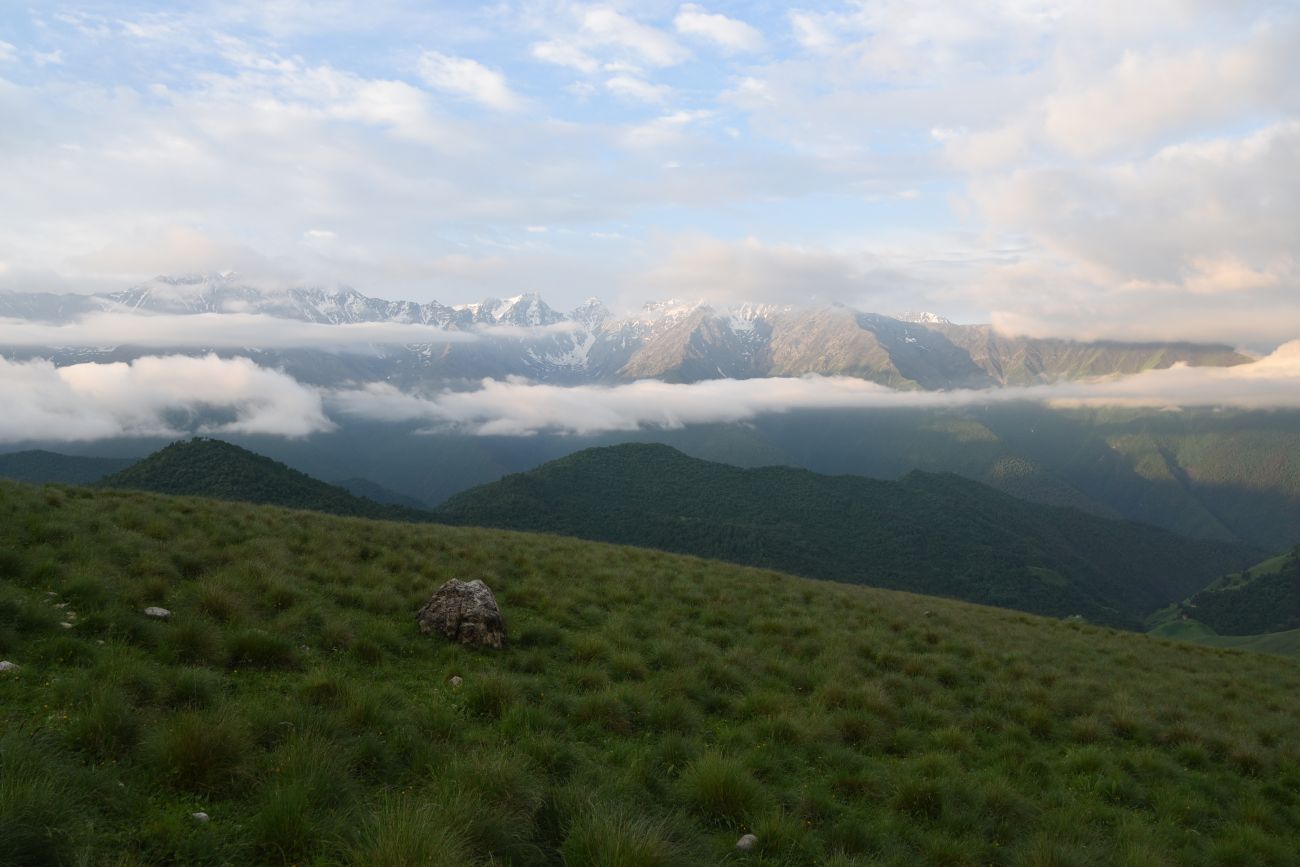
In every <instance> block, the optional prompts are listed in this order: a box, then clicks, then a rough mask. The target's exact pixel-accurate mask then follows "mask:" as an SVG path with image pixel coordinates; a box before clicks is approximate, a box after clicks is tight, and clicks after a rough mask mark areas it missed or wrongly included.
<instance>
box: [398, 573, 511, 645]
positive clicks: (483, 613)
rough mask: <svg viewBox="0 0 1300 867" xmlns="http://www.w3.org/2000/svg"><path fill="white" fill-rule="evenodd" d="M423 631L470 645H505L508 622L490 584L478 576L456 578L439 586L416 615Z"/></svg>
mask: <svg viewBox="0 0 1300 867" xmlns="http://www.w3.org/2000/svg"><path fill="white" fill-rule="evenodd" d="M415 622H416V623H418V624H419V626H420V632H421V633H422V634H424V635H428V634H429V633H431V632H436V633H437V634H439V635H441V636H443V637H444V638H446V639H448V640H449V641H455V642H459V643H460V644H465V645H468V646H470V647H505V644H506V625H505V622H504V621H502V619H501V609H500V608H498V607H497V600H496V597H495V596H493V595H492V591H491V590H490V589H488V586H487V585H486V584H484V583H483V582H482V581H480V580H478V579H477V578H476V579H474V580H473V581H461V580H460V579H458V578H453V579H451V580H450V581H448V582H447V583H446V584H444V585H442V586H441V587H439V588H438V592H437V593H434V594H433V596H432V597H431V598H430V599H429V601H428V602H426V603H424V607H423V608H421V609H420V611H419V613H417V614H416V615H415Z"/></svg>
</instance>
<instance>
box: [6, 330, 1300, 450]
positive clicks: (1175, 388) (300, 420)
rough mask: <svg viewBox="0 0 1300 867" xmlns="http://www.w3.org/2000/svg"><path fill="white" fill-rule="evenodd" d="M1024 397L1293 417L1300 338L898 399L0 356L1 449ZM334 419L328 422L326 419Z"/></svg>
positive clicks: (676, 422) (671, 419)
mask: <svg viewBox="0 0 1300 867" xmlns="http://www.w3.org/2000/svg"><path fill="white" fill-rule="evenodd" d="M1018 401H1035V402H1041V403H1045V404H1048V405H1053V406H1063V407H1068V406H1132V407H1148V408H1152V409H1161V410H1162V409H1171V408H1182V407H1220V406H1222V407H1232V408H1239V409H1250V410H1262V409H1300V340H1295V341H1292V342H1290V343H1287V344H1285V345H1284V346H1282V347H1281V348H1279V349H1278V350H1277V351H1276V352H1274V353H1273V354H1271V355H1269V356H1267V357H1265V358H1262V359H1260V360H1259V361H1257V362H1254V363H1252V364H1245V365H1240V366H1237V367H1227V368H1223V367H1187V366H1185V365H1179V366H1175V367H1172V368H1169V369H1167V370H1156V371H1148V372H1146V373H1141V374H1137V375H1134V376H1128V377H1116V378H1110V379H1100V380H1091V381H1086V382H1070V383H1060V384H1055V385H1045V386H1034V387H1030V388H1005V389H986V390H960V391H948V392H923V391H896V390H893V389H890V388H887V387H885V386H883V385H878V384H876V383H872V382H867V381H865V380H861V379H852V378H849V377H823V376H805V377H800V378H773V379H750V380H734V379H723V380H710V381H705V382H697V383H690V384H673V383H665V382H659V381H655V380H642V381H639V382H633V383H628V384H624V385H615V386H594V385H583V386H575V387H563V386H556V385H541V384H537V383H532V382H528V381H525V380H519V379H512V380H504V381H501V380H485V381H484V382H483V383H482V385H481V386H480V387H479V388H478V389H477V390H475V391H464V392H450V391H448V392H442V393H440V394H437V395H434V396H429V397H426V396H420V395H414V394H408V393H404V392H402V391H400V390H398V389H397V388H395V387H393V386H392V385H389V384H387V383H369V384H366V385H362V386H357V387H353V388H344V389H333V390H324V389H319V388H315V387H310V386H305V385H303V384H301V383H299V382H298V381H296V380H295V379H294V378H293V377H291V376H289V375H288V374H285V373H283V372H280V371H277V370H270V369H267V368H264V367H260V366H258V365H257V364H255V363H254V362H252V361H250V360H249V359H247V358H233V359H222V358H218V357H217V356H215V355H207V356H204V357H201V358H190V357H186V356H147V357H144V358H139V359H136V360H135V361H133V362H130V363H129V364H128V363H121V362H118V363H111V364H98V363H93V364H75V365H71V366H68V367H62V368H60V367H56V366H55V365H54V364H52V363H51V362H48V361H29V362H13V361H7V360H5V359H0V406H3V407H4V412H3V414H0V443H13V442H24V441H45V442H69V441H80V440H95V439H110V438H118V437H178V436H184V435H187V434H191V433H198V434H216V435H220V434H263V435H270V436H282V437H304V436H309V435H311V434H314V433H320V432H326V431H330V430H332V429H334V428H335V426H336V424H335V421H334V419H343V418H345V417H354V418H365V419H370V420H375V421H386V422H420V423H425V424H427V427H428V429H431V430H432V429H437V430H450V431H460V432H464V433H469V434H477V435H485V436H486V435H494V436H529V435H534V434H539V433H559V434H577V435H590V434H599V433H606V432H611V431H635V430H639V429H643V428H660V429H674V428H681V427H685V426H687V425H693V424H725V423H734V422H744V421H748V420H751V419H754V418H757V417H759V416H763V415H770V414H774V413H787V412H797V411H800V410H826V409H902V408H915V409H947V408H954V407H962V406H987V405H991V404H999V403H1014V402H1018ZM331 416H332V417H333V418H331Z"/></svg>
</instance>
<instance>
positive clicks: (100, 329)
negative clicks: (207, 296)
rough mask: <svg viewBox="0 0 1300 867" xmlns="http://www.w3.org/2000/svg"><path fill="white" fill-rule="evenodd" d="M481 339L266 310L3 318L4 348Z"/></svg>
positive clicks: (351, 344)
mask: <svg viewBox="0 0 1300 867" xmlns="http://www.w3.org/2000/svg"><path fill="white" fill-rule="evenodd" d="M477 339H478V338H477V337H476V336H475V335H474V334H471V333H467V332H463V331H446V330H444V329H442V328H439V327H437V326H433V325H418V324H402V323H397V322H359V323H343V324H338V325H334V324H324V323H317V322H300V321H298V320H293V319H283V318H280V317H276V316H268V315H266V314H261V313H196V314H178V315H171V314H142V313H93V314H90V315H88V316H84V317H82V318H81V319H78V320H77V321H75V322H72V323H68V324H64V325H54V324H45V323H39V322H31V321H29V320H25V319H6V318H0V345H2V346H97V347H99V346H142V347H147V348H163V349H166V348H179V347H200V348H213V349H326V350H329V349H344V348H355V347H365V346H372V345H393V344H412V343H464V342H469V341H473V340H477Z"/></svg>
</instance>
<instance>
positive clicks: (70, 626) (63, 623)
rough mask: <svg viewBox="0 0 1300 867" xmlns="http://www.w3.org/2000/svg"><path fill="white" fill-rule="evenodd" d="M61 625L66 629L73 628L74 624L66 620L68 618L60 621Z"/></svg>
mask: <svg viewBox="0 0 1300 867" xmlns="http://www.w3.org/2000/svg"><path fill="white" fill-rule="evenodd" d="M59 625H60V626H62V627H63V628H64V629H71V628H72V624H71V623H69V622H68V621H66V620H65V621H63V622H62V623H60V624H59Z"/></svg>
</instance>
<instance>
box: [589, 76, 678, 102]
mask: <svg viewBox="0 0 1300 867" xmlns="http://www.w3.org/2000/svg"><path fill="white" fill-rule="evenodd" d="M605 89H606V90H608V91H609V92H610V93H612V94H614V95H615V96H621V97H624V98H626V99H631V100H635V101H637V102H644V103H648V104H650V105H662V104H663V103H665V102H667V101H668V98H669V97H670V96H672V93H673V89H672V88H671V87H669V86H668V85H666V84H651V83H650V82H648V81H645V80H644V79H640V78H636V77H635V76H632V75H615V76H613V77H611V78H608V79H606V80H605Z"/></svg>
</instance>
